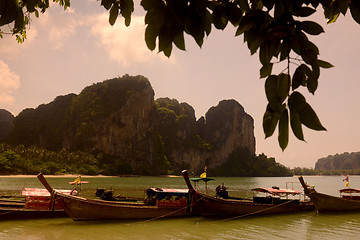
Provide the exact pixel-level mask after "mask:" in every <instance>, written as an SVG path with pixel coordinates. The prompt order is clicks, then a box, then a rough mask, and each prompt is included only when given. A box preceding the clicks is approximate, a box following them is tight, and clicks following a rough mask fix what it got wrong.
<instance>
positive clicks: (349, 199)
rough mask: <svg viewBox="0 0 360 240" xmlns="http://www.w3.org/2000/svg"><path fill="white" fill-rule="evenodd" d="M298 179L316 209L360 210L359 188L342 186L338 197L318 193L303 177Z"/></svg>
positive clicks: (321, 210)
mask: <svg viewBox="0 0 360 240" xmlns="http://www.w3.org/2000/svg"><path fill="white" fill-rule="evenodd" d="M299 181H300V183H301V185H302V187H303V188H304V191H305V194H306V195H307V196H308V197H309V198H310V199H311V201H312V202H313V203H314V206H315V208H316V210H317V211H318V212H319V213H322V212H345V211H360V196H359V195H357V194H360V189H356V188H344V189H340V190H339V191H340V197H336V196H331V195H327V194H323V193H318V192H317V191H316V190H315V189H314V188H313V187H309V186H308V185H307V184H306V183H305V181H304V179H303V177H302V176H301V177H299Z"/></svg>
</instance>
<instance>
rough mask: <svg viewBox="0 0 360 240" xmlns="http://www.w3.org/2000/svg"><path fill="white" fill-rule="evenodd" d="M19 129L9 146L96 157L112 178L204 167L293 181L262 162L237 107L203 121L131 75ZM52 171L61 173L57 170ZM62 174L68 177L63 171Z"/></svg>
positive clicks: (36, 112) (65, 101)
mask: <svg viewBox="0 0 360 240" xmlns="http://www.w3.org/2000/svg"><path fill="white" fill-rule="evenodd" d="M13 122H14V128H13V130H12V131H11V132H10V134H9V135H8V137H7V138H6V142H7V143H10V144H11V145H13V146H17V145H24V146H25V147H32V146H36V147H39V148H44V149H47V150H51V151H55V152H60V151H68V152H79V151H80V152H85V153H90V154H93V155H94V156H96V161H98V162H97V163H93V164H95V165H96V169H100V170H99V171H100V173H103V174H108V175H118V174H141V175H158V174H171V173H179V172H180V171H181V170H182V169H188V170H189V171H190V172H191V173H194V174H200V173H201V172H202V171H203V170H204V167H205V166H207V169H208V172H210V173H212V174H214V175H222V176H225V175H227V176H257V175H261V176H279V175H288V174H289V171H288V170H287V169H286V168H285V167H284V166H282V165H281V164H278V163H276V162H275V160H274V159H272V158H271V159H267V157H266V156H265V155H261V156H259V157H256V156H255V136H254V120H253V118H252V117H251V116H250V115H248V114H247V113H246V112H245V110H244V108H243V107H242V106H241V105H240V104H239V103H238V102H236V101H235V100H223V101H221V102H219V104H218V105H217V106H214V107H212V108H210V109H209V111H208V112H207V113H206V115H205V117H201V118H200V119H198V120H196V117H195V111H194V109H193V108H192V107H191V106H190V105H189V104H187V103H179V102H178V101H177V100H176V99H170V98H160V99H157V100H154V90H153V89H152V87H151V84H150V82H149V81H148V79H147V78H145V77H143V76H129V75H124V76H123V77H121V78H114V79H109V80H105V81H103V82H99V83H96V84H93V85H91V86H88V87H86V88H84V89H83V90H82V91H81V93H80V94H78V95H76V94H68V95H65V96H58V97H56V98H55V99H54V101H52V102H50V103H48V104H42V105H40V106H39V107H37V108H36V109H32V108H31V109H30V108H29V109H25V110H23V111H22V112H21V113H20V114H19V115H18V116H16V117H15V119H14V121H13ZM34 151H35V152H36V151H37V150H34ZM0 154H1V153H0ZM28 155H31V154H30V153H29V154H28ZM50 155H51V154H50ZM0 157H1V156H0ZM87 158H88V159H91V158H90V157H87ZM58 159H63V156H62V157H58ZM78 161H81V159H79V160H78ZM91 161H93V160H91ZM94 161H95V160H94ZM53 165H54V167H53V168H54V169H56V165H58V163H54V164H53ZM0 167H1V166H0ZM8 168H9V169H10V168H11V166H8ZM62 168H63V169H62V170H61V171H62V172H66V171H68V170H67V169H68V168H67V167H66V166H64V164H63V165H62ZM93 169H95V168H93ZM49 171H50V170H49ZM51 171H56V170H51ZM93 171H94V170H93ZM8 172H11V171H10V170H9V171H8Z"/></svg>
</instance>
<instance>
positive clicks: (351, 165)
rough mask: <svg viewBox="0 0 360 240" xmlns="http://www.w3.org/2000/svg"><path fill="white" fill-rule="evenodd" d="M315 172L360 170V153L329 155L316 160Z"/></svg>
mask: <svg viewBox="0 0 360 240" xmlns="http://www.w3.org/2000/svg"><path fill="white" fill-rule="evenodd" d="M315 169H316V170H336V169H360V152H352V153H348V152H345V153H342V154H335V155H329V156H327V157H323V158H320V159H318V160H317V162H316V164H315Z"/></svg>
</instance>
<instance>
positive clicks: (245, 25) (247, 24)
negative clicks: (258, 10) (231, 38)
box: [235, 15, 256, 36]
mask: <svg viewBox="0 0 360 240" xmlns="http://www.w3.org/2000/svg"><path fill="white" fill-rule="evenodd" d="M255 24H256V22H255V20H254V19H253V17H251V16H249V15H245V16H244V17H243V18H242V19H241V21H240V23H239V27H238V28H237V30H236V33H235V36H239V35H241V34H243V33H244V32H247V31H249V30H250V29H251V28H252V27H253V26H254V25H255Z"/></svg>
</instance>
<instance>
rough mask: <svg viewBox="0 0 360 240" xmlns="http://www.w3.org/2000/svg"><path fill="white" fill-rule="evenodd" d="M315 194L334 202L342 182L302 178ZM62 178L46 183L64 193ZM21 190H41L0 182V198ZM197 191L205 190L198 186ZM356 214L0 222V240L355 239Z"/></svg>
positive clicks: (28, 183) (157, 181)
mask: <svg viewBox="0 0 360 240" xmlns="http://www.w3.org/2000/svg"><path fill="white" fill-rule="evenodd" d="M304 179H305V181H306V182H308V184H310V185H315V187H316V189H317V190H318V191H321V192H324V193H328V194H332V195H335V196H338V195H339V194H338V189H340V188H343V187H344V182H343V181H342V179H343V177H340V176H336V177H317V176H316V177H315V176H312V177H304ZM73 180H74V179H72V178H71V179H70V178H69V179H68V178H49V179H48V181H49V183H50V184H51V185H52V186H53V187H55V188H66V189H69V188H70V187H69V186H70V185H69V184H68V182H69V181H73ZM83 180H87V181H89V182H90V183H89V184H87V185H84V186H83V189H82V190H83V191H82V194H83V195H84V196H86V197H93V195H94V193H95V190H96V188H98V187H103V188H107V189H109V188H112V189H113V190H114V191H115V194H122V195H124V196H125V195H132V196H138V197H142V196H143V190H144V189H146V188H148V187H166V188H186V185H185V183H184V181H183V179H182V178H166V177H134V178H86V179H83ZM286 182H288V187H292V184H291V185H290V182H295V183H294V184H293V185H294V188H295V189H299V190H300V189H301V187H300V184H298V179H297V178H296V177H288V178H216V180H215V181H213V182H209V184H208V190H209V193H212V192H213V189H215V187H216V186H217V185H221V184H222V183H224V184H225V186H227V187H228V190H229V192H230V194H231V195H236V196H241V197H251V196H252V194H251V192H250V191H249V189H251V188H254V187H259V186H262V187H271V186H279V187H286ZM350 186H352V187H360V177H358V176H356V177H355V176H351V177H350ZM23 187H42V186H41V184H40V183H39V182H38V180H37V179H36V178H35V177H34V178H0V195H7V194H8V195H10V194H12V195H14V194H18V195H19V193H20V192H21V189H22V188H23ZM198 188H200V189H201V190H202V191H205V186H204V185H202V184H201V185H200V186H199V187H198ZM359 233H360V213H356V214H351V213H348V214H317V213H316V212H307V213H299V214H286V215H275V216H263V217H255V216H253V217H244V218H239V219H236V220H229V221H226V220H219V219H204V218H201V217H192V218H182V219H160V220H155V221H130V222H129V221H80V222H79V221H78V222H75V221H72V220H71V219H70V218H63V219H50V220H26V221H24V220H16V221H15V220H14V221H0V239H1V240H2V239H12V240H18V239H26V240H45V239H49V240H56V239H61V240H63V239H66V240H67V239H77V240H81V239H84V240H88V239H101V240H107V239H114V240H116V239H167V240H171V239H207V240H208V239H327V240H330V239H360V236H359Z"/></svg>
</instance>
